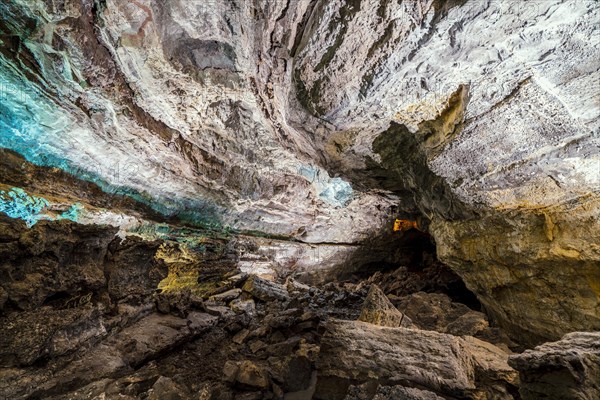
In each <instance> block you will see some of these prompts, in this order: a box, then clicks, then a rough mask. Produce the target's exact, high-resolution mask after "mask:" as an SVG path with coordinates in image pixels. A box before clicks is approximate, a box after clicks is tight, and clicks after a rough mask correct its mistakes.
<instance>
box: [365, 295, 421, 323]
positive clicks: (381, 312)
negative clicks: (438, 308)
mask: <svg viewBox="0 0 600 400" xmlns="http://www.w3.org/2000/svg"><path fill="white" fill-rule="evenodd" d="M358 319H359V321H363V322H368V323H370V324H374V325H379V326H389V327H399V326H404V327H409V326H411V325H412V323H411V321H410V318H408V317H406V316H405V315H404V314H402V313H401V312H400V311H398V309H397V308H396V307H394V305H393V304H392V303H391V302H390V300H389V299H388V298H387V297H386V295H385V294H384V293H383V292H382V291H381V289H380V288H379V287H378V286H377V285H371V289H369V293H368V294H367V298H366V299H365V302H364V304H363V307H362V310H361V313H360V317H358Z"/></svg>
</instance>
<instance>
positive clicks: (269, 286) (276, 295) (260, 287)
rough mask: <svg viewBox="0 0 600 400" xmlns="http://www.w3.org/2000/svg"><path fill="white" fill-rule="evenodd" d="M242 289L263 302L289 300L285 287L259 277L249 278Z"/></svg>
mask: <svg viewBox="0 0 600 400" xmlns="http://www.w3.org/2000/svg"><path fill="white" fill-rule="evenodd" d="M242 289H243V290H244V291H245V292H248V293H250V294H251V295H252V296H254V297H256V298H257V299H259V300H262V301H272V300H287V299H288V298H289V294H288V291H287V289H286V288H285V286H283V285H280V284H277V283H275V282H271V281H268V280H266V279H262V278H259V277H258V276H251V277H249V278H248V280H246V283H245V284H244V286H243V288H242Z"/></svg>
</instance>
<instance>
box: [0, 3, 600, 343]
mask: <svg viewBox="0 0 600 400" xmlns="http://www.w3.org/2000/svg"><path fill="white" fill-rule="evenodd" d="M0 16H1V18H0V44H1V46H0V74H1V78H2V82H1V85H0V91H1V92H2V93H0V95H1V97H2V102H1V103H0V146H2V147H6V148H8V149H11V150H14V151H16V152H18V153H20V154H22V155H23V156H25V158H26V159H27V160H29V161H32V162H34V163H36V164H39V165H44V166H51V167H56V168H60V169H62V170H64V171H67V172H69V173H70V174H72V175H75V176H76V177H78V178H82V179H85V180H88V181H92V182H95V183H97V184H98V185H99V186H100V187H102V188H103V189H104V190H106V191H109V192H117V191H118V192H119V193H125V194H128V195H129V196H131V197H133V198H135V199H137V200H140V201H141V202H144V203H145V204H147V205H150V206H151V207H153V208H154V209H155V210H156V211H158V212H160V213H162V214H164V215H166V216H169V217H174V216H178V217H179V218H180V219H181V220H183V221H186V222H189V223H192V224H196V225H201V224H204V225H209V224H210V225H217V226H221V227H223V226H228V227H232V228H235V229H238V230H241V231H246V232H254V233H256V231H258V232H259V233H260V235H262V236H269V235H272V236H274V237H276V238H279V239H281V238H284V239H285V240H284V241H282V242H283V243H282V242H279V243H278V244H277V245H274V246H272V247H269V246H267V247H269V249H270V250H272V253H274V254H272V255H271V257H270V258H268V259H267V260H263V259H258V260H252V257H250V256H248V257H247V258H246V259H245V260H243V261H244V262H245V267H247V268H246V270H245V271H244V272H258V270H260V272H261V274H262V273H264V274H265V275H273V276H275V275H276V273H275V272H277V270H285V269H287V270H290V269H293V268H294V266H295V265H296V261H297V260H298V259H300V260H301V261H302V262H301V263H298V264H299V272H304V273H308V274H311V277H312V278H314V281H318V280H319V279H318V278H322V277H319V269H320V268H323V269H327V270H328V272H332V273H340V271H345V272H348V271H351V272H354V271H355V270H358V269H360V268H359V267H360V266H361V265H360V264H367V263H369V262H372V261H377V259H379V260H382V259H383V258H382V257H381V254H382V253H385V252H382V251H381V249H382V248H383V249H384V250H385V249H389V248H392V247H394V246H390V245H389V244H390V243H391V244H394V245H397V244H398V243H397V242H395V241H394V240H392V239H390V237H391V232H390V228H391V224H392V222H393V220H394V219H395V218H396V217H398V214H406V215H408V216H409V217H410V218H412V219H415V220H417V219H418V220H419V221H421V223H420V229H423V230H426V231H428V232H429V233H431V235H432V236H433V237H434V239H435V243H436V246H437V248H438V256H439V257H440V259H441V260H442V261H443V262H444V263H446V264H448V265H449V266H450V267H452V268H453V269H454V270H455V271H456V272H457V273H458V274H459V275H460V276H461V277H462V279H463V280H464V282H465V284H466V285H467V287H468V288H469V289H470V290H471V291H473V292H474V293H475V294H476V295H477V296H478V298H479V300H480V301H481V303H482V304H483V305H484V307H485V309H486V310H487V312H488V313H489V315H490V318H491V319H492V320H493V321H495V322H496V323H497V324H498V325H499V326H501V327H502V328H503V329H504V330H505V331H506V332H507V333H508V334H510V335H511V336H512V337H513V338H515V339H516V338H518V339H519V340H521V341H523V342H527V343H528V344H532V343H536V344H537V343H539V342H542V341H544V340H547V339H551V340H557V339H559V338H560V337H562V336H563V335H564V334H565V333H567V332H570V331H577V330H580V331H592V330H598V329H600V314H599V311H598V310H599V309H600V308H599V307H598V304H599V298H600V284H599V282H600V270H599V269H598V268H597V265H598V263H599V262H600V248H599V247H598V243H600V219H599V218H598V212H599V211H598V210H600V206H599V205H600V196H599V193H600V168H599V167H598V165H599V162H600V151H599V150H598V149H599V148H600V146H599V140H600V139H599V138H598V135H597V132H598V131H600V107H598V106H597V93H598V85H599V81H600V79H599V74H600V72H599V71H600V68H599V65H600V64H599V61H598V60H599V59H598V57H597V55H598V52H599V49H600V41H599V40H598V32H597V27H598V25H599V24H598V22H599V20H600V8H598V7H597V3H596V2H595V1H594V0H569V1H562V0H547V1H535V2H521V1H496V0H490V1H468V2H467V1H459V0H456V1H447V2H446V1H439V0H415V1H403V2H398V1H387V0H352V1H343V0H327V1H323V0H298V1H277V2H272V1H264V0H259V1H255V2H248V1H242V0H233V1H229V0H214V1H210V2H209V1H190V0H173V1H169V2H164V1H160V0H98V1H88V0H85V1H79V0H65V1H42V0H13V1H9V2H2V3H0ZM31 171H33V172H35V170H31ZM8 182H9V181H6V182H0V183H2V184H8ZM17 184H20V181H17V182H16V183H10V185H17ZM60 186H61V187H64V184H61V185H60ZM77 186H78V187H83V185H82V186H79V185H77ZM87 196H88V195H83V194H82V197H87ZM141 209H142V208H140V210H141ZM107 219H108V220H110V221H111V222H115V220H119V222H118V223H117V225H118V224H125V222H124V221H122V220H121V217H120V216H115V215H111V216H110V217H107V216H106V214H99V215H97V216H96V220H95V222H98V223H100V222H101V221H105V220H107ZM91 222H94V220H93V219H92V221H91ZM93 229H95V228H93ZM81 230H84V228H81ZM32 232H34V233H35V232H36V231H35V230H33V231H32ZM2 234H4V233H2ZM263 239H264V238H263ZM268 239H269V238H267V239H266V240H268ZM24 240H32V239H31V238H29V239H28V238H24ZM291 240H293V243H294V245H292V244H290V241H291ZM257 242H259V243H260V244H261V245H265V240H262V239H261V240H257ZM3 244H4V243H3ZM7 246H8V247H7V250H6V251H7V252H8V254H9V255H10V253H11V252H12V251H13V248H14V247H15V246H16V244H15V242H14V241H13V240H12V239H11V240H9V242H8V244H7ZM11 246H12V247H11ZM102 247H103V246H100V248H102ZM134 247H135V246H134ZM314 248H318V249H323V251H322V252H321V251H320V252H319V254H318V256H316V257H315V256H310V254H311V253H310V250H312V249H314ZM373 248H374V249H376V250H377V251H372V249H373ZM31 249H32V250H33V251H38V250H35V246H33V247H31ZM325 249H326V250H325ZM296 250H297V253H300V255H298V254H295V255H293V256H289V253H288V251H289V252H293V253H295V252H296ZM388 253H390V252H388ZM96 256H97V255H96ZM94 257H95V256H94ZM373 258H375V259H373ZM272 260H279V261H281V262H280V263H276V265H275V267H276V268H275V267H273V265H274V264H273V263H272V262H271V261H272ZM348 260H350V261H348ZM393 261H394V260H392V262H393ZM396 261H397V260H396ZM49 263H50V264H51V263H52V261H49ZM64 266H66V267H67V268H70V267H71V265H70V264H68V263H67V264H65V265H64ZM180 266H181V268H182V270H183V269H185V268H188V269H185V270H184V271H181V272H184V273H183V274H180V276H178V275H177V274H176V273H173V274H171V277H170V279H171V280H170V282H171V283H173V284H174V283H180V282H181V281H180V280H178V278H179V277H183V278H181V279H184V278H185V279H190V280H194V279H197V278H198V268H197V264H193V263H188V264H186V263H182V265H180ZM30 267H31V265H30ZM34 267H35V268H37V269H36V270H35V271H33V270H32V272H31V273H29V272H27V273H25V276H18V274H17V273H15V275H17V276H16V277H15V276H13V277H12V278H10V279H9V280H7V282H12V283H14V282H25V287H19V286H18V284H17V285H13V286H12V287H11V288H6V287H4V286H3V287H2V289H1V290H0V304H2V305H4V307H7V306H9V307H17V308H27V307H30V306H32V305H33V304H39V303H40V302H42V303H43V301H44V299H45V297H46V296H47V293H45V291H46V289H45V288H44V287H43V286H39V287H38V286H36V290H39V292H35V293H30V292H28V290H29V289H28V288H31V287H33V286H32V284H34V283H35V282H36V280H45V279H49V277H48V276H47V275H44V271H45V268H46V267H48V265H37V266H34ZM129 267H131V266H129ZM35 268H34V269H35ZM131 268H132V267H131ZM253 268H256V270H255V271H252V269H253ZM99 271H100V269H98V268H96V269H94V268H90V269H89V271H87V272H89V273H90V275H86V276H85V279H83V278H81V277H75V278H74V277H72V276H69V277H67V278H66V279H65V281H64V282H62V281H61V280H60V279H59V280H57V281H56V282H54V283H55V286H54V287H55V288H58V289H59V290H61V291H66V293H67V294H68V295H73V293H71V292H69V291H72V284H74V283H75V282H72V279H75V280H77V279H80V280H84V281H85V282H81V283H82V284H84V287H85V288H86V290H87V289H88V288H89V290H90V291H91V292H94V290H96V286H97V285H100V284H101V283H102V279H103V278H102V276H101V274H99V273H98V272H99ZM11 273H12V271H11ZM58 274H59V275H58V276H59V277H60V276H62V275H61V273H60V272H59V273H58ZM139 277H140V275H136V278H135V279H138V278H139ZM21 278H23V279H24V280H23V279H21ZM132 279H133V276H132ZM151 280H152V282H153V281H154V277H152V278H151ZM209 281H210V278H207V281H203V283H205V284H206V285H209V283H210V282H209ZM3 282H4V280H3ZM207 282H208V283H207ZM113 283H115V284H116V282H113ZM147 288H148V287H145V288H142V287H140V288H139V290H142V291H144V290H146V289H147ZM9 289H10V290H9ZM52 290H53V291H54V292H56V290H55V289H52ZM112 290H113V295H114V294H115V292H114V290H117V291H118V290H120V289H115V288H114V287H113V289H112ZM136 290H137V289H136ZM119 293H120V292H119ZM57 294H58V295H59V297H60V296H61V295H64V293H63V294H60V293H57ZM139 294H140V293H135V292H130V293H123V296H125V297H128V296H131V297H136V296H139ZM78 295H79V294H78ZM83 295H87V294H83ZM119 295H120V294H119ZM28 296H31V297H28ZM47 300H53V299H47ZM95 300H96V299H94V301H95Z"/></svg>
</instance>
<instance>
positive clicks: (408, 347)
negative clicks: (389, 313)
mask: <svg viewBox="0 0 600 400" xmlns="http://www.w3.org/2000/svg"><path fill="white" fill-rule="evenodd" d="M326 329H327V333H326V334H325V335H324V337H323V338H322V340H321V352H320V356H319V362H318V365H317V368H318V381H317V390H316V394H315V396H316V398H318V399H343V398H344V397H345V396H346V392H347V390H348V387H349V386H350V385H351V384H352V383H354V382H368V381H376V382H378V383H380V384H383V385H392V386H393V385H406V384H408V385H410V386H417V387H423V388H427V389H428V390H430V391H432V392H434V393H437V394H440V395H446V396H458V397H463V398H474V399H477V398H480V397H481V396H489V397H493V398H506V399H510V398H512V395H511V394H510V390H513V388H512V386H513V385H514V384H515V383H516V382H517V379H518V377H517V373H516V371H515V370H513V369H512V368H511V367H509V366H508V364H507V360H508V355H507V354H506V353H504V352H503V351H502V350H500V349H498V348H496V347H494V346H493V345H491V344H489V343H485V342H483V341H480V340H478V339H475V338H472V337H468V336H467V337H465V338H464V339H462V338H460V337H455V336H451V335H445V334H440V333H437V332H432V331H421V330H417V329H408V328H389V327H378V326H375V325H372V324H368V323H364V322H360V321H336V320H332V321H329V323H328V324H327V326H326Z"/></svg>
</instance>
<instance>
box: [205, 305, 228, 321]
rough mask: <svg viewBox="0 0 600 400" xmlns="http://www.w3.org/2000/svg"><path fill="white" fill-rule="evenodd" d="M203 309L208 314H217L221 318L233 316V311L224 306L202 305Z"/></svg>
mask: <svg viewBox="0 0 600 400" xmlns="http://www.w3.org/2000/svg"><path fill="white" fill-rule="evenodd" d="M204 309H205V310H206V312H207V313H209V314H210V315H214V316H217V317H219V318H222V319H226V318H230V317H233V316H235V313H234V312H232V311H231V310H230V309H229V308H228V307H225V306H214V305H206V306H205V307H204Z"/></svg>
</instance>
